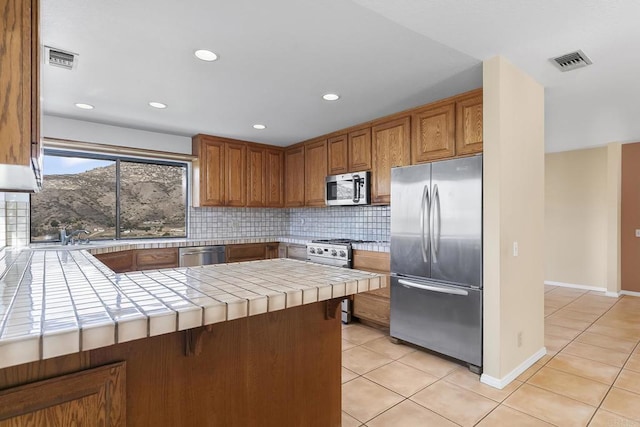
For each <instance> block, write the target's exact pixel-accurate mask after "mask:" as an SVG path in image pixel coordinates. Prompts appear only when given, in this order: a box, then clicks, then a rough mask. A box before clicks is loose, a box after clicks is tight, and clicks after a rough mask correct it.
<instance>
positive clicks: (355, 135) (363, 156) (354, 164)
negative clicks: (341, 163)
mask: <svg viewBox="0 0 640 427" xmlns="http://www.w3.org/2000/svg"><path fill="white" fill-rule="evenodd" d="M370 169H371V128H370V127H367V128H364V129H358V130H355V131H353V132H349V172H360V171H368V170H370Z"/></svg>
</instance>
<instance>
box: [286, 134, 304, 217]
mask: <svg viewBox="0 0 640 427" xmlns="http://www.w3.org/2000/svg"><path fill="white" fill-rule="evenodd" d="M284 172H285V180H284V181H285V182H284V186H285V187H284V197H285V199H284V205H285V206H286V207H300V206H304V193H305V186H304V180H305V176H304V146H302V145H299V146H296V147H294V148H290V149H287V150H286V151H285V153H284Z"/></svg>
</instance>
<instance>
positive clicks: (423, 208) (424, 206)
mask: <svg viewBox="0 0 640 427" xmlns="http://www.w3.org/2000/svg"><path fill="white" fill-rule="evenodd" d="M425 212H426V213H427V215H428V217H427V233H428V234H427V241H426V242H425V236H424V231H425V226H424V214H425ZM430 224H431V202H430V201H429V187H428V186H427V185H425V186H424V188H423V190H422V200H421V201H420V231H421V234H420V247H421V249H422V260H423V261H424V262H425V263H427V262H429V253H428V251H429V246H428V245H429V242H430V241H431V232H430V228H431V225H430Z"/></svg>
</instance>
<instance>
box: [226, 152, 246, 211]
mask: <svg viewBox="0 0 640 427" xmlns="http://www.w3.org/2000/svg"><path fill="white" fill-rule="evenodd" d="M225 167H226V176H225V181H226V185H225V195H226V203H225V205H226V206H246V204H247V146H246V144H244V143H233V142H226V143H225Z"/></svg>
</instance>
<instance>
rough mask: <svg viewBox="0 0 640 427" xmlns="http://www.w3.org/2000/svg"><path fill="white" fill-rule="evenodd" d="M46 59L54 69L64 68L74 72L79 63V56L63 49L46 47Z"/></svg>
mask: <svg viewBox="0 0 640 427" xmlns="http://www.w3.org/2000/svg"><path fill="white" fill-rule="evenodd" d="M45 49H46V58H47V61H48V62H49V65H53V66H54V67H60V68H64V69H66V70H72V69H74V68H75V67H76V65H77V63H78V54H77V53H71V52H67V51H64V50H62V49H56V48H55V47H49V46H45Z"/></svg>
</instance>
